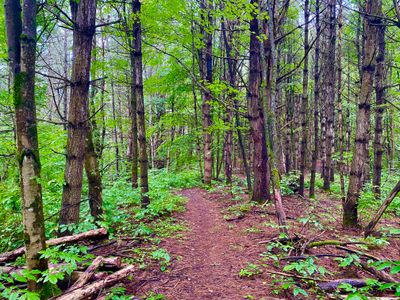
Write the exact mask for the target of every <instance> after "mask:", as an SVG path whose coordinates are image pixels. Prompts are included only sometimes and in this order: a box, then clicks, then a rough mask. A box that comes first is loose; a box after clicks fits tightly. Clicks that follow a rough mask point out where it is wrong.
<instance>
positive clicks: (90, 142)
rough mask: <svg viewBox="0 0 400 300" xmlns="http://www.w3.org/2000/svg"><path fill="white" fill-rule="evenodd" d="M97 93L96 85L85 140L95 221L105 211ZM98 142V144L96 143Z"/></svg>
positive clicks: (92, 211) (91, 94)
mask: <svg viewBox="0 0 400 300" xmlns="http://www.w3.org/2000/svg"><path fill="white" fill-rule="evenodd" d="M93 47H94V48H95V47H96V37H94V40H93ZM92 57H93V62H95V61H96V59H97V57H96V52H94V55H93V56H92ZM91 73H92V74H91V77H92V78H96V69H95V68H92V70H91ZM96 94H97V88H96V87H95V86H92V87H91V93H90V101H89V102H90V105H89V111H90V112H91V113H92V116H91V118H90V122H89V124H88V125H89V126H88V132H87V136H86V141H85V171H86V177H87V179H88V189H89V192H88V198H89V207H90V213H91V215H92V216H93V217H94V219H95V221H99V220H100V216H101V214H102V213H103V209H102V206H103V197H102V189H103V187H102V180H101V174H100V168H99V159H100V157H99V153H101V152H100V151H98V152H96V149H97V150H98V149H100V148H101V147H102V146H101V145H100V140H99V139H98V138H97V139H96V138H95V135H96V133H98V128H97V122H96V116H95V114H96V109H95V97H96ZM96 143H97V145H96Z"/></svg>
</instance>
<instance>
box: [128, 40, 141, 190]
mask: <svg viewBox="0 0 400 300" xmlns="http://www.w3.org/2000/svg"><path fill="white" fill-rule="evenodd" d="M129 40H130V42H129V43H130V47H129V48H130V55H129V57H130V63H131V91H130V95H129V96H130V101H129V105H130V109H131V112H132V115H131V134H132V141H131V147H132V188H133V189H136V188H137V187H138V157H139V150H138V127H137V114H136V111H137V99H136V95H135V82H136V79H135V78H136V73H135V49H134V45H133V43H134V42H133V40H132V39H129Z"/></svg>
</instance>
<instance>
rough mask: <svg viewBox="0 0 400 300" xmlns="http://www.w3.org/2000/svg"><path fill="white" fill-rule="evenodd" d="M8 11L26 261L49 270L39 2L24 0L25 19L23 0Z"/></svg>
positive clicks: (34, 285)
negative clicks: (38, 85)
mask: <svg viewBox="0 0 400 300" xmlns="http://www.w3.org/2000/svg"><path fill="white" fill-rule="evenodd" d="M5 13H6V27H7V42H8V57H9V62H10V70H11V72H10V75H11V76H10V77H11V82H10V83H11V85H12V94H13V98H14V99H13V100H14V107H15V119H16V137H17V158H18V163H19V164H18V165H19V171H20V188H21V196H22V215H23V225H24V240H25V247H26V263H27V268H28V270H34V269H36V270H40V271H45V270H46V269H47V261H46V259H44V258H41V257H40V251H42V250H44V249H45V248H46V238H45V228H44V217H43V202H42V188H41V185H40V159H39V145H38V134H37V123H36V105H35V65H36V1H35V0H24V1H23V10H22V19H21V6H20V2H19V1H10V0H6V1H5ZM41 285H42V284H41V283H39V282H36V280H28V288H29V289H30V290H31V291H36V290H38V289H40V288H41Z"/></svg>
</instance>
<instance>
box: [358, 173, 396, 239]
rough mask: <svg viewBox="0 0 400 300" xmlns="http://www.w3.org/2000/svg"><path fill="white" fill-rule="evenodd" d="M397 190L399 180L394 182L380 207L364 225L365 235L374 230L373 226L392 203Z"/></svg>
mask: <svg viewBox="0 0 400 300" xmlns="http://www.w3.org/2000/svg"><path fill="white" fill-rule="evenodd" d="M399 192H400V181H399V182H398V183H397V184H396V186H395V187H394V188H393V190H392V191H391V192H390V194H389V195H388V196H387V198H386V199H385V201H383V203H382V205H381V207H380V208H379V209H378V211H377V212H376V214H375V215H374V217H373V218H372V220H371V222H369V224H368V225H367V227H365V230H364V236H365V237H368V236H369V235H370V234H371V233H372V232H373V231H374V228H375V226H376V224H378V222H379V220H380V219H381V218H382V215H383V213H384V212H385V210H386V209H387V208H388V207H389V205H390V204H391V203H392V201H393V200H394V198H396V196H397V194H398V193H399Z"/></svg>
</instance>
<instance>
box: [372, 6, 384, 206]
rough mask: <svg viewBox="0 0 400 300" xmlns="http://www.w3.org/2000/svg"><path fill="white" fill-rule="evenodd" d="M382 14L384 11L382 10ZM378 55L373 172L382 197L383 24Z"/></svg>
mask: <svg viewBox="0 0 400 300" xmlns="http://www.w3.org/2000/svg"><path fill="white" fill-rule="evenodd" d="M380 16H382V12H380ZM377 35H378V37H377V39H378V40H377V43H378V55H377V57H376V74H375V80H376V84H375V94H376V102H375V104H376V108H375V136H374V173H373V179H372V184H373V192H374V194H375V197H376V198H378V199H380V197H381V176H382V156H383V153H384V149H383V141H382V139H383V137H382V134H383V113H384V111H385V107H384V105H385V87H384V83H385V80H384V78H385V48H386V47H385V25H384V24H381V25H380V26H379V27H378V28H377Z"/></svg>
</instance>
